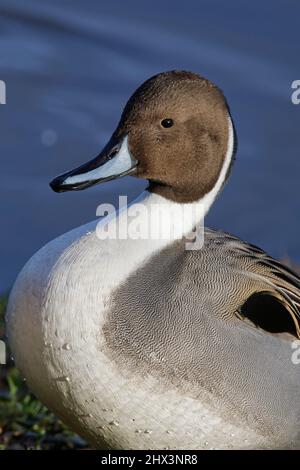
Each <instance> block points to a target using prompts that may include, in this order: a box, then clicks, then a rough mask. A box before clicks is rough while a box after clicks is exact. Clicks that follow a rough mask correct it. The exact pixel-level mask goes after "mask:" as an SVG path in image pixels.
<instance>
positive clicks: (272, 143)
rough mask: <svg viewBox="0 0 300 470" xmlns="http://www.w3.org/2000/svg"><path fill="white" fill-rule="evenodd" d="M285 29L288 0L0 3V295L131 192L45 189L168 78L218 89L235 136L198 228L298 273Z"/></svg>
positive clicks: (293, 65)
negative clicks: (173, 72) (2, 101)
mask: <svg viewBox="0 0 300 470" xmlns="http://www.w3.org/2000/svg"><path fill="white" fill-rule="evenodd" d="M299 18H300V4H299V2H298V1H297V0H295V1H293V0H286V1H283V0H282V1H275V0H272V1H271V0H270V1H266V0H264V1H263V2H262V1H254V0H252V1H251V2H249V1H248V0H246V1H243V0H236V1H235V0H231V1H230V0H227V1H226V2H224V1H223V0H205V1H203V0H202V1H199V0H194V1H187V2H182V1H181V0H180V1H177V0H173V1H172V2H167V1H151V2H142V1H140V0H139V1H137V0H126V2H125V1H124V0H123V1H121V0H110V1H109V2H108V1H106V2H104V1H96V0H91V1H79V0H72V1H71V0H51V1H50V0H43V1H40V0H26V1H21V0H18V1H15V0H0V80H5V82H6V86H7V104H6V105H0V123H1V128H0V136H1V137H0V163H1V164H0V176H1V177H0V214H1V230H0V250H1V253H0V260H1V262H0V292H2V291H5V290H7V289H8V288H9V287H10V286H11V284H12V282H13V281H14V279H15V276H16V274H17V273H18V271H19V270H20V268H21V267H22V265H23V264H24V263H25V261H26V260H27V259H28V258H29V257H30V256H31V255H32V254H33V253H34V252H35V251H36V250H37V249H38V248H39V247H41V246H42V245H43V244H45V243H46V242H47V241H49V240H51V239H52V238H54V237H55V236H57V235H59V234H61V233H63V232H65V231H66V230H68V229H71V228H73V227H75V226H77V225H80V224H82V223H85V222H87V221H89V220H91V219H94V218H95V212H96V207H97V205H98V204H99V203H101V202H109V201H113V202H114V201H116V199H117V195H118V194H120V193H121V194H128V195H129V196H130V198H133V197H134V196H136V195H137V194H138V193H139V192H140V190H141V189H142V188H143V187H144V186H145V183H144V182H141V181H137V180H135V179H133V178H125V179H123V180H119V181H114V182H112V183H107V184H105V185H101V186H97V187H95V188H93V189H91V190H88V191H85V192H79V193H69V194H63V195H57V194H54V193H53V192H51V190H50V189H49V187H48V182H49V181H50V180H51V179H52V178H53V176H55V175H57V174H59V173H61V172H63V171H66V170H69V169H72V168H73V167H75V166H77V165H79V164H80V163H82V162H84V161H86V160H88V159H90V158H92V157H93V156H95V155H96V154H97V153H98V151H99V150H100V148H101V147H102V145H103V144H104V143H105V142H106V140H107V138H108V137H109V135H110V133H111V132H112V130H113V129H114V127H115V125H116V123H117V121H118V118H119V115H120V111H121V109H122V106H123V105H124V104H125V102H126V100H127V98H128V97H129V95H130V94H131V93H132V92H133V91H134V89H135V88H136V87H137V86H138V85H139V84H140V83H141V82H142V81H144V80H145V79H146V78H148V77H149V76H151V75H153V74H155V73H158V72H160V71H163V70H168V69H174V68H180V69H188V70H193V71H196V72H199V73H201V74H203V75H205V76H207V77H208V78H210V79H212V80H213V81H215V82H216V83H217V84H218V85H219V86H221V87H222V88H223V90H224V92H225V94H226V96H227V98H228V101H229V103H230V105H231V110H232V114H233V117H234V120H235V123H236V127H237V131H238V135H239V152H238V158H237V161H236V165H235V168H234V172H233V175H232V178H231V180H230V183H229V185H227V187H226V189H225V191H224V193H223V194H222V196H221V197H220V198H219V200H218V201H217V203H216V204H215V206H214V208H213V209H212V211H211V213H210V215H209V217H208V218H207V223H208V224H209V225H211V226H213V227H218V228H222V229H225V230H227V231H230V232H232V233H235V234H236V235H239V236H240V237H242V238H243V239H246V240H248V241H250V242H253V243H256V244H258V245H260V246H261V247H262V248H264V249H266V250H268V251H269V252H270V253H271V254H272V255H274V256H277V257H281V256H284V255H286V254H288V255H289V256H290V257H291V258H293V259H294V260H296V261H299V260H300V246H299V245H300V241H299V232H300V230H299V229H300V222H299V208H300V206H299V196H298V191H299V189H298V188H299V184H298V181H299V178H300V158H299V144H300V135H299V128H300V126H299V124H300V105H299V106H295V105H293V104H292V103H291V100H290V95H291V82H292V81H293V80H295V79H300V68H299V52H300V48H299Z"/></svg>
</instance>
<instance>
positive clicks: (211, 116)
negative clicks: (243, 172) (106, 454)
mask: <svg viewBox="0 0 300 470" xmlns="http://www.w3.org/2000/svg"><path fill="white" fill-rule="evenodd" d="M236 151H237V136H236V131H235V126H234V123H233V118H232V116H231V112H230V109H229V106H228V103H227V101H226V98H225V96H224V94H223V92H222V91H221V89H220V88H219V87H218V86H216V85H215V84H213V83H212V82H211V81H210V80H208V79H206V78H204V77H202V76H201V75H199V74H197V73H193V72H188V71H181V70H175V71H174V70H173V71H168V72H162V73H160V74H158V75H155V76H153V77H151V78H150V79H148V80H147V81H145V82H144V83H143V84H142V85H141V86H140V87H139V88H138V89H137V90H136V91H135V92H134V93H133V95H132V96H131V97H130V99H129V101H128V102H127V104H126V106H125V108H124V110H123V112H122V115H121V119H120V121H119V123H118V125H117V128H116V130H115V131H114V132H113V134H112V137H111V139H110V140H109V142H108V143H107V145H106V146H105V147H104V149H103V150H102V151H101V152H100V154H99V155H98V156H97V157H96V158H94V159H92V160H90V161H89V162H88V163H85V164H83V165H81V166H80V167H78V168H76V169H75V170H72V171H68V172H67V173H64V174H62V175H60V176H58V177H56V178H55V179H54V180H53V181H52V182H51V183H50V186H51V188H52V189H53V190H54V191H55V192H57V193H63V192H65V191H77V190H83V189H86V188H88V187H91V186H93V185H95V184H98V183H103V182H105V181H109V180H113V179H118V178H121V177H123V176H126V175H127V176H131V177H135V178H142V179H145V180H148V186H147V189H145V191H144V192H143V193H142V194H141V195H140V196H139V198H138V199H137V200H135V201H133V202H131V203H130V204H128V205H124V207H120V208H117V210H109V209H110V205H109V204H108V205H107V204H106V205H105V204H104V206H105V207H104V209H105V210H103V211H102V210H100V213H101V214H100V215H102V217H99V218H97V219H96V220H94V221H92V222H90V223H88V224H86V225H84V226H81V227H79V228H75V229H73V230H71V231H69V232H68V233H65V234H63V235H61V236H59V237H58V238H56V239H55V240H53V241H51V242H50V243H48V244H47V245H46V246H44V247H43V248H41V249H40V250H39V251H38V252H37V253H36V254H35V255H34V256H33V257H32V258H31V259H30V260H29V261H28V262H27V264H26V265H25V267H24V268H23V270H22V271H21V273H20V274H19V275H18V277H17V280H16V282H15V284H14V286H13V289H12V291H11V294H10V297H9V303H8V308H7V316H6V321H7V334H8V339H9V343H10V347H11V350H12V354H13V356H14V358H15V362H16V365H17V367H18V368H19V369H20V371H21V373H22V374H23V376H24V377H25V378H26V380H27V383H28V386H29V387H30V389H31V390H32V391H33V392H34V394H35V395H36V396H37V397H38V398H39V399H40V400H41V401H42V402H43V403H45V405H47V406H48V407H49V408H50V409H51V410H52V411H53V412H54V413H55V414H56V415H57V416H59V417H60V418H61V419H62V420H63V421H64V422H65V423H66V424H67V425H68V426H70V428H71V429H73V430H74V431H75V432H77V433H79V434H80V435H81V436H82V437H84V438H85V439H86V440H87V441H88V442H89V443H90V445H91V446H92V447H93V448H97V449H278V448H299V444H300V440H299V431H300V427H299V420H300V418H299V416H300V400H299V388H300V369H299V367H298V365H297V361H294V360H293V353H295V348H297V347H298V346H297V345H298V342H297V341H298V338H299V336H300V335H299V331H300V323H299V318H300V279H299V277H298V275H297V274H296V273H295V272H293V271H292V270H291V269H289V268H288V267H286V266H285V265H283V264H281V263H280V262H279V261H277V260H275V259H273V258H272V257H270V256H269V255H268V254H266V253H265V252H264V251H263V250H261V249H260V248H258V247H256V246H254V245H251V244H248V243H246V242H244V241H242V240H240V239H239V238H237V237H235V236H233V235H230V234H228V233H225V232H222V231H219V230H217V231H214V230H211V229H209V228H206V227H205V224H204V217H205V215H206V214H207V213H208V211H209V209H210V207H211V206H212V204H213V202H214V201H215V200H216V198H217V197H218V196H219V194H220V192H221V191H222V189H223V187H224V185H225V183H226V182H227V180H228V178H229V175H230V173H231V170H232V167H233V163H234V160H235V157H236ZM102 209H103V208H102ZM105 213H106V215H105ZM98 215H99V214H98ZM298 362H299V361H298Z"/></svg>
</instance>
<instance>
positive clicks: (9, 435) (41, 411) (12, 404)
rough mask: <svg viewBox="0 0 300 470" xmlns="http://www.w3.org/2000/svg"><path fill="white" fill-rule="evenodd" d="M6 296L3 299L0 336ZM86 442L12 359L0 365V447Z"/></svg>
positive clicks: (83, 445) (72, 445)
mask: <svg viewBox="0 0 300 470" xmlns="http://www.w3.org/2000/svg"><path fill="white" fill-rule="evenodd" d="M5 306H6V299H5V298H3V297H2V298H0V339H3V338H4V313H5ZM82 448H87V446H86V443H85V442H84V441H83V440H82V439H81V438H80V437H78V436H76V435H75V434H74V433H72V432H71V431H69V430H68V429H67V427H66V426H65V425H64V424H63V423H62V422H61V421H60V420H59V419H58V418H57V417H56V416H55V415H54V414H53V413H51V412H50V411H49V410H48V409H47V408H46V407H45V406H44V405H43V404H42V403H41V402H40V401H38V400H37V399H36V398H35V397H34V395H32V394H31V393H30V392H29V391H28V388H27V386H26V383H25V382H24V381H23V380H22V377H21V376H20V374H19V372H18V370H17V369H16V368H15V367H14V364H13V362H12V360H11V359H8V363H7V365H6V366H3V365H0V450H3V449H35V450H38V449H61V450H63V449H82Z"/></svg>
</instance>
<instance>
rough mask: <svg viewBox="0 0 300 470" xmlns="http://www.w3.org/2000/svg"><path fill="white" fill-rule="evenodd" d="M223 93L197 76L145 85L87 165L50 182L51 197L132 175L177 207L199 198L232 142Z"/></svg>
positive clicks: (176, 75)
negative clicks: (96, 154)
mask: <svg viewBox="0 0 300 470" xmlns="http://www.w3.org/2000/svg"><path fill="white" fill-rule="evenodd" d="M232 126H233V124H232V122H231V119H230V113H229V109H228V106H227V103H226V100H225V98H224V96H223V94H222V92H221V90H220V89H219V88H218V87H216V86H215V85H214V84H212V83H211V82H210V81H209V80H206V79H205V78H203V77H201V76H200V75H197V74H194V73H191V72H184V71H172V72H165V73H161V74H159V75H156V76H154V77H152V78H150V79H149V80H147V81H146V82H145V83H143V84H142V85H141V86H140V87H139V88H138V89H137V90H136V91H135V93H134V94H133V95H132V97H131V98H130V99H129V101H128V103H127V104H126V106H125V109H124V111H123V113H122V116H121V120H120V122H119V124H118V126H117V129H116V130H115V132H114V133H113V135H112V137H111V139H110V141H109V143H108V144H107V145H106V147H105V148H104V149H103V151H102V152H101V154H100V155H99V156H98V157H96V158H95V159H94V160H92V161H91V162H89V163H87V164H85V165H83V166H81V167H79V168H77V169H76V170H73V171H72V172H69V173H66V174H64V175H61V176H60V177H58V178H56V179H55V180H53V181H52V183H51V187H52V188H53V189H54V190H55V191H58V192H60V191H67V190H74V189H84V188H86V187H88V186H91V185H93V184H95V183H97V182H101V181H107V180H109V179H113V178H117V177H121V176H124V175H126V174H131V175H133V176H136V177H138V178H144V179H148V180H149V183H150V184H149V190H150V191H152V192H155V193H158V194H160V195H162V196H164V197H166V198H168V199H171V200H174V201H176V202H192V201H196V200H199V199H201V198H203V197H204V196H205V195H206V194H208V193H209V192H210V191H211V190H212V189H213V188H214V187H215V185H216V183H217V181H218V178H219V176H220V173H221V170H222V168H223V167H224V163H225V160H226V157H227V160H228V147H229V139H230V131H231V133H233V137H234V139H233V140H234V142H231V143H230V144H231V151H230V153H231V154H230V155H229V160H230V161H229V164H228V162H227V167H228V168H227V171H226V175H225V178H224V181H223V182H222V184H223V183H224V182H225V180H226V178H227V176H228V173H229V171H228V170H229V168H230V167H231V163H232V162H233V159H234V154H235V149H236V144H235V142H236V139H235V135H234V129H233V127H232Z"/></svg>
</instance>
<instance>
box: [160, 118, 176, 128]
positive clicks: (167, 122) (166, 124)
mask: <svg viewBox="0 0 300 470" xmlns="http://www.w3.org/2000/svg"><path fill="white" fill-rule="evenodd" d="M173 124H174V121H173V119H163V120H162V121H161V125H162V126H163V127H166V128H167V127H172V126H173Z"/></svg>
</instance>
